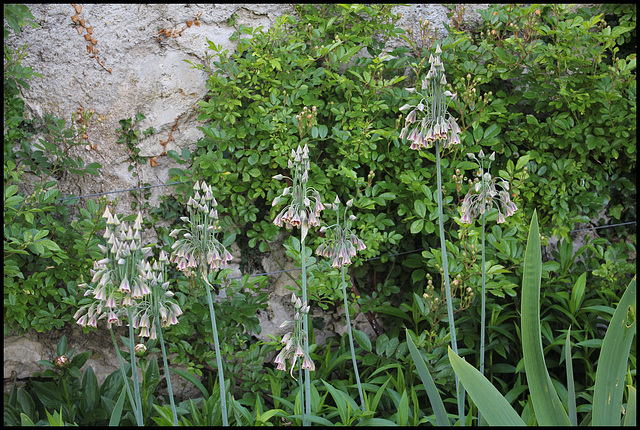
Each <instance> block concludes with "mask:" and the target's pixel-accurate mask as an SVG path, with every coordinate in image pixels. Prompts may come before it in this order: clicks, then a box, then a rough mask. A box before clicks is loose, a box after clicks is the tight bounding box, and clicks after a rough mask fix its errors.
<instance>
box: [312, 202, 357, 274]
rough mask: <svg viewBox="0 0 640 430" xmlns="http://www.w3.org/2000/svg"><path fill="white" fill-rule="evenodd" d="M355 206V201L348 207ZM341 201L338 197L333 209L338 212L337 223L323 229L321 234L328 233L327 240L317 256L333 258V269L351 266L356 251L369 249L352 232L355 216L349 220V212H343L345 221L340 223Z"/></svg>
mask: <svg viewBox="0 0 640 430" xmlns="http://www.w3.org/2000/svg"><path fill="white" fill-rule="evenodd" d="M352 205H353V199H351V200H349V201H348V202H347V207H351V206H352ZM339 207H340V199H339V198H338V196H336V199H335V201H334V202H333V205H332V208H333V210H334V211H335V212H336V223H335V224H333V225H332V226H329V227H322V228H321V229H320V232H321V233H325V232H326V233H327V240H326V241H325V242H323V243H321V244H320V246H318V248H317V249H316V254H318V255H321V256H323V257H327V258H331V259H332V264H331V267H333V268H339V267H342V266H348V265H350V264H351V258H353V257H355V256H356V251H362V250H364V249H366V248H367V246H366V245H365V244H364V242H363V241H362V240H360V239H359V238H358V237H357V236H356V235H355V234H354V233H353V232H352V231H351V221H353V220H355V215H351V216H349V217H348V218H347V211H346V208H345V211H344V212H343V214H342V215H343V219H342V222H340V213H339Z"/></svg>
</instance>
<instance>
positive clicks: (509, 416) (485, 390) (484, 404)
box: [449, 347, 525, 426]
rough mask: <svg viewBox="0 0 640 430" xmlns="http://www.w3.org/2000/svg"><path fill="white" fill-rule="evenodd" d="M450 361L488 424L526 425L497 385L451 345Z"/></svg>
mask: <svg viewBox="0 0 640 430" xmlns="http://www.w3.org/2000/svg"><path fill="white" fill-rule="evenodd" d="M449 362H451V367H453V370H454V372H456V375H458V378H460V382H462V385H463V386H464V389H465V390H466V391H467V392H468V393H469V396H470V397H471V400H473V402H474V403H475V404H476V406H477V407H478V409H479V410H480V413H481V414H482V418H484V419H485V420H486V421H487V424H489V425H490V426H524V425H525V423H524V421H522V418H520V416H519V415H518V413H517V412H516V411H515V409H513V407H512V406H511V405H510V404H509V402H507V399H505V398H504V396H503V395H502V394H500V392H499V391H498V390H497V389H496V387H494V386H493V385H492V384H491V382H489V380H488V379H487V378H486V377H485V376H484V375H483V374H482V373H480V371H479V370H477V369H476V368H475V367H473V366H472V365H470V364H469V363H467V362H466V361H464V360H463V359H462V358H460V357H459V356H458V354H456V353H455V352H453V350H452V349H451V347H449Z"/></svg>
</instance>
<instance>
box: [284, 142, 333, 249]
mask: <svg viewBox="0 0 640 430" xmlns="http://www.w3.org/2000/svg"><path fill="white" fill-rule="evenodd" d="M289 169H291V171H292V176H293V178H289V179H291V181H292V182H293V185H291V186H289V187H286V188H285V189H284V190H283V191H282V194H280V195H279V196H277V197H276V198H275V199H273V202H272V204H271V205H272V206H276V205H277V204H279V203H280V201H281V200H282V199H285V198H287V196H291V203H290V204H289V205H287V206H286V207H285V208H284V209H282V211H280V213H279V214H278V215H277V216H276V217H275V219H274V220H273V223H274V224H275V225H277V226H278V227H282V224H283V223H284V224H285V227H287V228H288V229H291V228H293V227H300V228H301V230H302V238H301V241H304V239H305V237H306V235H307V232H308V231H309V226H314V227H317V226H318V225H320V212H321V211H322V210H323V209H324V208H325V207H324V205H323V204H322V202H321V201H320V193H319V192H318V191H317V190H316V189H315V188H312V187H307V181H308V180H309V148H308V146H307V145H304V148H302V147H300V145H298V150H297V151H294V150H291V159H290V160H289ZM284 178H288V177H287V176H283V175H276V176H274V177H273V179H277V180H282V179H284Z"/></svg>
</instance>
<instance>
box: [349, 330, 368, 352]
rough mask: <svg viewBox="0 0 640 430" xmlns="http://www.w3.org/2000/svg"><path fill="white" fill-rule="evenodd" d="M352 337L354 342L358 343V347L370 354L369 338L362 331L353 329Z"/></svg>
mask: <svg viewBox="0 0 640 430" xmlns="http://www.w3.org/2000/svg"><path fill="white" fill-rule="evenodd" d="M353 337H355V338H356V342H358V345H360V346H361V347H362V348H364V349H365V351H367V352H371V350H372V347H371V340H370V339H369V336H367V335H366V334H365V333H364V332H363V331H360V330H356V329H354V330H353Z"/></svg>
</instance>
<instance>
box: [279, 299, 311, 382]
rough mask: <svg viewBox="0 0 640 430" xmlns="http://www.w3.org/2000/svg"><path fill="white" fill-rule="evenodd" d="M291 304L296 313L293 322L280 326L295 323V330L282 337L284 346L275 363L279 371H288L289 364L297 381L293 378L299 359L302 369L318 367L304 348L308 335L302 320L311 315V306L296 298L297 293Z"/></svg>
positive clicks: (283, 325) (283, 324)
mask: <svg viewBox="0 0 640 430" xmlns="http://www.w3.org/2000/svg"><path fill="white" fill-rule="evenodd" d="M291 302H292V303H293V308H294V311H295V314H294V317H293V321H285V322H283V323H282V324H281V325H280V327H286V326H288V325H289V324H291V323H293V330H292V331H290V332H287V333H286V334H285V335H284V336H282V340H281V341H280V342H281V343H282V344H283V345H284V346H283V347H282V350H280V353H279V354H278V355H277V356H276V358H275V359H274V360H273V362H274V363H275V364H277V365H278V367H277V369H278V370H287V362H288V363H289V368H290V370H289V373H290V375H291V377H292V378H293V379H295V380H296V381H297V379H296V377H295V376H293V370H294V369H295V367H296V362H297V361H298V359H299V360H300V363H301V369H308V370H309V371H314V370H315V369H316V366H315V364H313V361H312V360H311V358H310V357H309V355H308V354H307V353H305V351H304V348H303V345H304V341H305V339H306V336H307V335H306V333H305V331H304V330H303V327H302V320H303V317H304V315H306V314H308V313H309V306H307V304H306V302H302V301H301V300H300V298H299V297H296V295H295V293H294V294H293V295H292V296H291Z"/></svg>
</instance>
